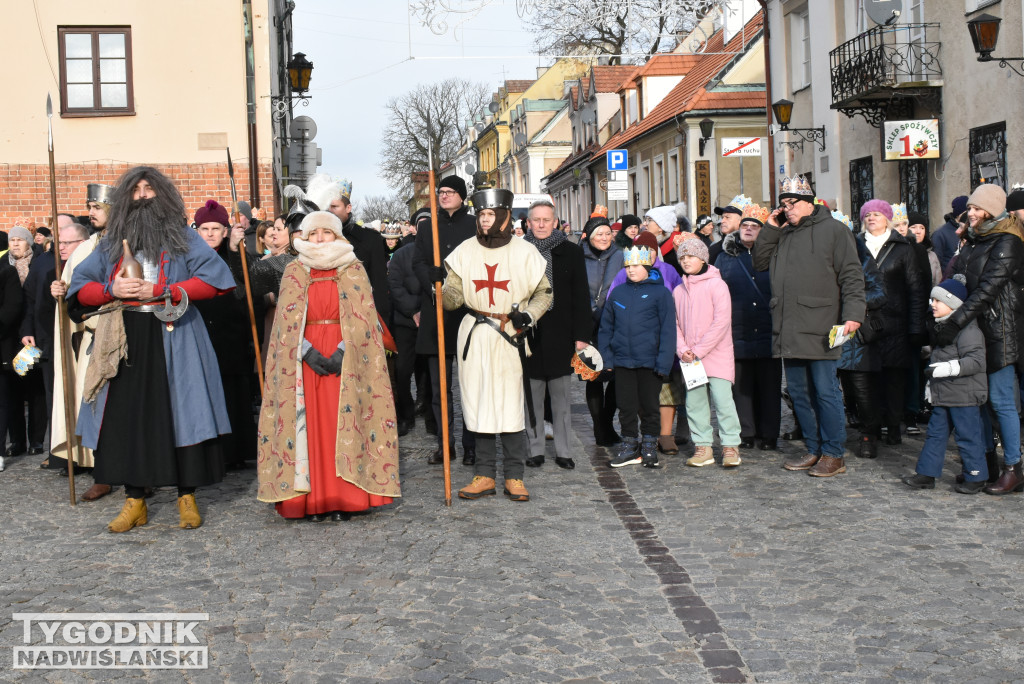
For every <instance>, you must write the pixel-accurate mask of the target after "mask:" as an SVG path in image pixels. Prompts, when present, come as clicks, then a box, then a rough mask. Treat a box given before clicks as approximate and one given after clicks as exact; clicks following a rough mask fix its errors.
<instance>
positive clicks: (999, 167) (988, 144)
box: [968, 121, 1006, 190]
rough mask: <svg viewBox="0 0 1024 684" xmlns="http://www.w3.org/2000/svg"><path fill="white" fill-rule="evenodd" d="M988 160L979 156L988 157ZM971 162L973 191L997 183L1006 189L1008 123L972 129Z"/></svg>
mask: <svg viewBox="0 0 1024 684" xmlns="http://www.w3.org/2000/svg"><path fill="white" fill-rule="evenodd" d="M986 153H988V158H986V157H984V156H983V157H981V158H979V157H978V156H977V155H986ZM968 154H969V155H970V162H971V189H972V190H973V189H974V188H976V187H978V186H979V185H981V183H982V178H984V179H985V180H984V182H985V183H995V184H996V185H999V186H1002V188H1003V189H1004V190H1005V189H1006V122H1005V121H1000V122H999V123H995V124H990V125H988V126H980V127H978V128H972V129H971V142H970V147H969V150H968Z"/></svg>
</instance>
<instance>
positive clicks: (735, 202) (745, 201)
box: [727, 195, 754, 211]
mask: <svg viewBox="0 0 1024 684" xmlns="http://www.w3.org/2000/svg"><path fill="white" fill-rule="evenodd" d="M753 203H754V200H752V199H750V198H749V197H747V196H746V195H736V196H735V197H733V198H732V199H731V200H730V201H729V204H728V205H727V206H730V207H736V208H737V209H739V210H741V211H742V210H743V209H746V208H747V207H748V206H750V205H751V204H753Z"/></svg>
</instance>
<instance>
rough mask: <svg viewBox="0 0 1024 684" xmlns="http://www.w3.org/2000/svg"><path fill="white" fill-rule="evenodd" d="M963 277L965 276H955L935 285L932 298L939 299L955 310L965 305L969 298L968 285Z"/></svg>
mask: <svg viewBox="0 0 1024 684" xmlns="http://www.w3.org/2000/svg"><path fill="white" fill-rule="evenodd" d="M961 278H963V276H960V275H957V276H953V277H952V278H950V279H948V280H943V281H942V282H941V283H939V284H938V285H936V286H935V287H933V288H932V292H931V297H932V299H937V300H939V301H940V302H942V303H943V304H945V305H946V306H948V307H949V308H950V309H952V310H953V311H956V310H957V309H959V308H960V307H961V306H963V305H964V300H965V299H967V287H966V286H965V285H964V284H963V282H961V280H960V279H961Z"/></svg>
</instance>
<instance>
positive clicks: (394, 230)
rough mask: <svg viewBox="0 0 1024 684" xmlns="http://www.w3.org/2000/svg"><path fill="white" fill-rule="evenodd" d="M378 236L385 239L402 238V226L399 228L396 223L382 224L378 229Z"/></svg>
mask: <svg viewBox="0 0 1024 684" xmlns="http://www.w3.org/2000/svg"><path fill="white" fill-rule="evenodd" d="M380 234H381V235H383V236H384V237H385V238H386V239H395V238H400V237H402V226H400V225H399V224H398V223H397V222H396V221H390V222H388V223H382V224H381V227H380Z"/></svg>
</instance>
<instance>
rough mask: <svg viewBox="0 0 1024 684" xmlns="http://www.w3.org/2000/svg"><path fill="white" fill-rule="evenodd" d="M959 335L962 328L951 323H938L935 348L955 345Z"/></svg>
mask: <svg viewBox="0 0 1024 684" xmlns="http://www.w3.org/2000/svg"><path fill="white" fill-rule="evenodd" d="M959 334H960V328H959V327H958V326H956V325H953V324H952V323H950V322H949V321H945V322H943V323H937V324H936V325H935V346H936V347H945V346H947V345H950V344H953V342H955V341H956V336H957V335H959Z"/></svg>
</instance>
